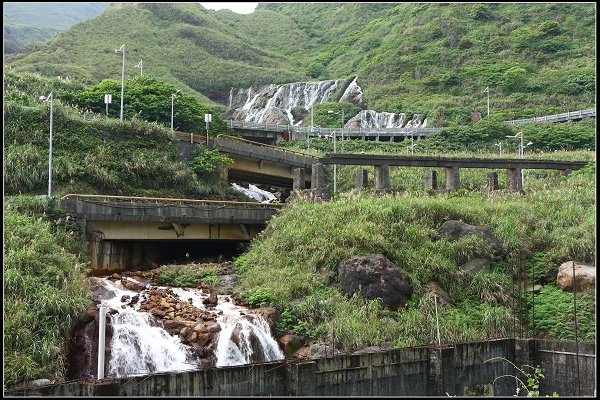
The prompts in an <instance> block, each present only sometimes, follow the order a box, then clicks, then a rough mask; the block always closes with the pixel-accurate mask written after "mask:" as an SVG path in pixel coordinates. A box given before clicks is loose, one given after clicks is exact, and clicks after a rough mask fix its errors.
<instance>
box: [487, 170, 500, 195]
mask: <svg viewBox="0 0 600 400" xmlns="http://www.w3.org/2000/svg"><path fill="white" fill-rule="evenodd" d="M487 190H488V192H493V191H494V190H498V173H497V172H495V171H494V172H489V173H488V180H487Z"/></svg>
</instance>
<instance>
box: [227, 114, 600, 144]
mask: <svg viewBox="0 0 600 400" xmlns="http://www.w3.org/2000/svg"><path fill="white" fill-rule="evenodd" d="M584 118H596V109H595V108H592V109H587V110H578V111H569V112H566V113H560V114H553V115H544V116H541V117H534V118H524V119H515V120H510V121H506V123H508V124H511V125H522V124H527V123H531V122H566V121H574V120H581V119H584ZM225 122H227V125H228V126H229V127H230V128H232V129H235V130H236V131H237V133H238V134H240V135H241V136H243V137H246V138H251V139H252V140H256V141H269V142H270V143H274V142H275V141H276V140H277V139H278V138H279V137H283V139H284V140H291V139H305V140H306V139H308V138H309V137H323V136H333V134H334V132H335V134H337V135H338V137H339V138H342V139H343V138H360V139H363V140H365V139H370V140H376V141H379V140H389V141H393V140H394V139H395V138H400V139H404V138H414V139H420V138H422V137H425V136H430V135H432V134H434V133H437V132H440V131H442V130H443V129H446V128H436V127H430V128H412V127H410V128H407V127H404V128H399V127H397V128H343V129H341V128H321V127H315V126H295V125H290V124H271V123H267V122H245V121H234V120H227V121H225Z"/></svg>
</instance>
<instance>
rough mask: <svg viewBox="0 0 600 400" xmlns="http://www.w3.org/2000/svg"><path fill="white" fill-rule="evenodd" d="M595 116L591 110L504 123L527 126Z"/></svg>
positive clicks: (592, 109)
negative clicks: (535, 123)
mask: <svg viewBox="0 0 600 400" xmlns="http://www.w3.org/2000/svg"><path fill="white" fill-rule="evenodd" d="M595 116H596V109H595V108H591V109H588V110H579V111H569V112H566V113H560V114H553V115H544V116H543V117H533V118H523V119H514V120H511V121H506V122H507V123H508V124H511V125H522V124H528V123H530V122H562V121H569V120H572V119H582V118H587V117H595Z"/></svg>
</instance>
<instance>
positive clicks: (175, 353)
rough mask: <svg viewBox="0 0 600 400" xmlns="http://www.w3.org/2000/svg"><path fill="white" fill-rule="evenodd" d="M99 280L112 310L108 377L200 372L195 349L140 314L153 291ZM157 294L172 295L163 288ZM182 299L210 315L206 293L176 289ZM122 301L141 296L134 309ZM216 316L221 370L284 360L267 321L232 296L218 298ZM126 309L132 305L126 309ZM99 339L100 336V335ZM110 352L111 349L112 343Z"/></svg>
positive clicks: (97, 281) (104, 302) (218, 357)
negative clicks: (224, 367)
mask: <svg viewBox="0 0 600 400" xmlns="http://www.w3.org/2000/svg"><path fill="white" fill-rule="evenodd" d="M90 279H94V280H96V283H97V284H98V286H97V287H99V288H100V290H101V291H102V294H101V297H102V298H103V300H102V303H103V304H106V305H108V306H109V313H108V314H107V315H109V317H110V322H111V326H112V339H111V342H110V358H109V359H107V360H106V362H107V363H108V376H109V377H125V376H134V375H142V374H148V373H154V372H168V371H183V370H190V369H197V368H199V362H198V360H197V358H196V357H195V356H194V352H193V351H192V349H191V347H190V346H188V345H186V344H184V343H183V342H182V340H181V339H180V337H179V336H178V335H171V334H170V333H169V332H168V331H167V330H165V329H163V328H162V324H161V322H159V321H158V320H157V319H156V318H155V317H154V316H152V315H151V314H150V313H147V312H143V311H139V308H140V303H142V302H143V301H144V299H145V298H146V292H147V291H148V289H149V287H147V288H146V289H145V290H142V291H141V292H135V291H132V290H128V289H126V288H124V287H123V286H122V284H121V282H120V281H116V282H113V281H111V280H109V279H108V278H90ZM158 289H167V288H166V287H161V286H159V287H158ZM171 290H172V291H173V293H175V294H176V295H178V296H179V297H180V298H181V299H185V300H188V301H189V302H190V303H191V305H192V306H194V307H196V308H198V309H201V310H206V307H205V305H204V304H203V303H202V301H203V300H204V299H206V298H207V297H208V293H205V292H203V291H202V290H201V289H191V288H171ZM123 296H126V297H127V296H129V297H127V299H128V300H129V299H131V298H133V297H134V296H139V301H138V302H136V303H135V304H134V305H132V306H130V305H129V304H127V303H128V301H127V302H124V301H123ZM217 297H218V303H217V306H216V307H215V308H214V310H213V311H215V312H216V313H218V314H220V315H218V316H217V321H216V322H217V323H218V324H219V326H220V327H221V331H220V332H219V337H218V344H217V346H216V350H215V356H216V366H217V367H220V366H232V365H241V364H248V363H255V362H268V361H274V360H281V359H284V358H285V356H284V354H283V353H282V352H281V350H280V349H279V345H278V344H277V342H276V341H275V339H273V337H272V336H271V334H270V328H269V326H268V324H267V323H266V321H265V320H264V319H263V318H262V317H260V316H258V315H254V314H252V313H251V312H250V311H249V310H247V309H245V308H243V307H240V306H236V305H234V304H233V303H232V302H231V301H230V298H229V296H225V295H219V296H217ZM125 304H127V305H125ZM95 335H96V337H97V335H98V332H95ZM107 347H108V343H107Z"/></svg>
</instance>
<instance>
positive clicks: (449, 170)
mask: <svg viewBox="0 0 600 400" xmlns="http://www.w3.org/2000/svg"><path fill="white" fill-rule="evenodd" d="M444 173H445V175H446V191H447V192H450V191H453V190H457V189H458V188H460V169H459V168H458V167H456V166H454V167H444Z"/></svg>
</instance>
